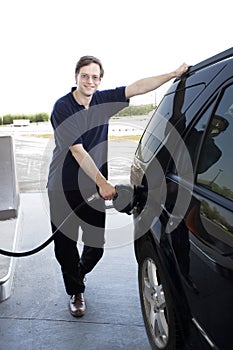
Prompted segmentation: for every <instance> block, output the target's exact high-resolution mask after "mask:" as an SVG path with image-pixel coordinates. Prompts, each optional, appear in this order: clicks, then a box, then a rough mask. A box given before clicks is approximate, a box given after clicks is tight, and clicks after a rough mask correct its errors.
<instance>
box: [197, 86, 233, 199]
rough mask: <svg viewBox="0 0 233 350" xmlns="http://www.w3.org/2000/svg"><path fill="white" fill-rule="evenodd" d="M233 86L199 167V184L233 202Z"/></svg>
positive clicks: (213, 120)
mask: <svg viewBox="0 0 233 350" xmlns="http://www.w3.org/2000/svg"><path fill="white" fill-rule="evenodd" d="M232 158H233V86H232V85H231V86H229V87H228V88H227V89H226V90H225V92H224V94H223V96H222V98H221V101H220V102H219V104H218V107H217V109H216V110H215V112H214V114H213V116H212V117H211V119H210V122H209V125H208V129H207V133H206V135H205V139H204V143H203V146H202V149H201V156H200V159H199V162H198V167H197V173H198V175H197V184H198V185H200V186H203V187H205V188H208V189H209V190H211V191H213V192H215V193H218V194H219V195H221V196H223V197H224V198H227V199H229V200H231V201H233V181H232V174H233V161H232V160H233V159H232Z"/></svg>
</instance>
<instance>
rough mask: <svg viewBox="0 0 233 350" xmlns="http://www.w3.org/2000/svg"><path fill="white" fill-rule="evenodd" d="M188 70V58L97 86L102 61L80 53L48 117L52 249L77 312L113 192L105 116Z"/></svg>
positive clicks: (99, 247)
mask: <svg viewBox="0 0 233 350" xmlns="http://www.w3.org/2000/svg"><path fill="white" fill-rule="evenodd" d="M187 70H188V66H187V64H183V65H181V66H180V67H179V68H178V69H177V70H175V71H174V72H171V73H168V74H163V75H159V76H155V77H150V78H145V79H142V80H139V81H136V82H135V83H133V84H131V85H128V86H127V87H119V88H116V89H111V90H105V91H99V90H98V88H99V85H100V83H101V80H102V78H103V75H104V70H103V67H102V64H101V62H100V60H99V59H97V58H96V57H93V56H83V57H81V58H80V60H79V61H78V63H77V65H76V69H75V80H76V84H77V87H76V88H72V91H71V92H70V93H68V94H67V95H65V96H63V97H62V98H60V99H59V100H58V101H57V102H56V103H55V105H54V108H53V111H52V114H51V123H52V126H53V128H54V138H55V149H54V153H53V159H52V162H51V164H50V170H49V178H48V195H49V200H50V214H51V224H52V231H53V232H55V231H56V236H55V240H54V243H55V255H56V258H57V260H58V262H59V263H60V265H61V270H62V274H63V279H64V284H65V288H66V292H67V294H68V295H70V296H71V298H70V302H69V310H70V313H71V314H72V315H73V316H75V317H79V316H83V315H84V313H85V308H86V306H85V301H84V294H83V293H84V290H85V284H84V277H85V275H86V274H87V273H89V272H90V271H91V270H92V269H93V268H94V267H95V265H96V264H97V263H98V261H99V260H100V259H101V257H102V255H103V246H104V227H105V209H104V200H110V199H112V198H113V196H114V195H115V193H116V190H115V187H114V186H113V185H112V184H110V183H109V182H108V180H107V140H108V121H109V118H110V117H111V116H112V115H114V114H115V113H116V112H117V111H119V110H120V109H122V108H124V107H126V106H127V105H128V103H129V99H130V98H131V97H133V96H136V95H140V94H144V93H147V92H149V91H152V90H154V89H156V88H158V87H159V86H161V85H162V84H164V83H166V82H167V81H169V80H170V79H173V78H175V77H180V76H181V75H182V74H183V73H185V72H186V71H187ZM96 188H97V190H98V192H99V194H100V196H101V198H99V199H97V200H95V201H94V203H93V204H90V203H88V202H87V198H88V197H89V196H90V195H91V194H93V193H95V192H96ZM72 211H75V214H73V213H72ZM79 227H81V229H82V240H83V243H84V247H83V251H82V254H81V257H80V254H79V251H78V249H77V239H78V230H79Z"/></svg>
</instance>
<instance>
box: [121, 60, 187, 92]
mask: <svg viewBox="0 0 233 350" xmlns="http://www.w3.org/2000/svg"><path fill="white" fill-rule="evenodd" d="M188 67H189V66H188V65H187V64H186V63H183V64H182V65H181V66H180V67H179V68H177V69H176V70H174V71H173V72H170V73H166V74H161V75H157V76H154V77H149V78H144V79H141V80H138V81H136V82H135V83H133V84H130V85H128V86H127V87H126V89H125V96H126V99H129V98H131V97H133V96H137V95H142V94H145V93H147V92H149V91H153V90H155V89H157V88H158V87H160V86H161V85H163V84H165V83H167V82H168V81H169V80H171V79H174V78H179V77H181V75H183V74H184V73H186V72H187V70H188Z"/></svg>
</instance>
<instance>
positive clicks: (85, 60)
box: [75, 56, 104, 78]
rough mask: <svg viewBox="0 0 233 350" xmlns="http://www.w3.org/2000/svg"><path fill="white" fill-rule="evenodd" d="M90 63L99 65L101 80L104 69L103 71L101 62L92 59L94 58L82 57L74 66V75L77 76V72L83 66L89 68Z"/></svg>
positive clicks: (94, 58)
mask: <svg viewBox="0 0 233 350" xmlns="http://www.w3.org/2000/svg"><path fill="white" fill-rule="evenodd" d="M91 63H96V64H98V65H99V67H100V78H103V76H104V69H103V66H102V63H101V61H100V60H99V59H98V58H96V57H94V56H82V57H81V58H80V59H79V61H78V62H77V64H76V67H75V74H78V73H79V71H80V68H82V67H84V66H89V64H91Z"/></svg>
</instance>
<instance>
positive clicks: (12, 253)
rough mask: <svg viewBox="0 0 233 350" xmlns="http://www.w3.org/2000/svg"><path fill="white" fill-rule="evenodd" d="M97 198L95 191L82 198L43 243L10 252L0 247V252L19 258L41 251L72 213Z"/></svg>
mask: <svg viewBox="0 0 233 350" xmlns="http://www.w3.org/2000/svg"><path fill="white" fill-rule="evenodd" d="M99 198H101V197H100V195H99V193H98V192H97V193H94V194H93V195H92V196H90V197H89V198H87V200H86V201H85V200H84V201H83V202H82V203H80V204H79V205H78V206H77V207H76V208H75V209H74V210H73V211H71V212H70V214H69V215H67V217H66V218H65V219H64V220H63V222H62V223H61V224H60V226H59V227H58V228H57V229H56V230H55V231H54V232H53V234H52V235H51V236H50V237H49V238H48V239H47V240H46V241H45V242H44V243H42V244H41V245H39V246H38V247H36V248H34V249H32V250H28V251H24V252H11V251H8V250H4V249H0V254H1V255H5V256H10V257H14V258H20V257H23V256H29V255H33V254H36V253H38V252H39V251H41V250H42V249H44V248H45V247H47V245H49V244H50V243H51V242H52V241H53V240H54V238H55V236H56V234H57V233H58V231H59V230H60V228H61V227H62V226H63V225H64V223H65V222H66V221H67V220H68V219H69V218H70V216H71V215H73V213H75V212H77V211H78V210H80V209H81V208H82V207H83V206H84V205H85V204H86V203H91V202H93V201H94V200H96V199H99Z"/></svg>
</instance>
